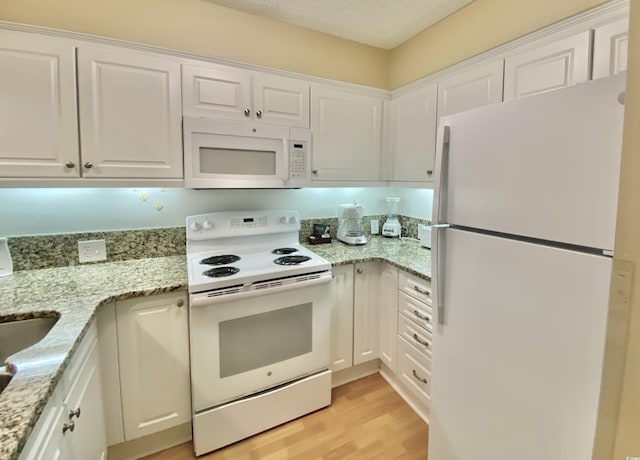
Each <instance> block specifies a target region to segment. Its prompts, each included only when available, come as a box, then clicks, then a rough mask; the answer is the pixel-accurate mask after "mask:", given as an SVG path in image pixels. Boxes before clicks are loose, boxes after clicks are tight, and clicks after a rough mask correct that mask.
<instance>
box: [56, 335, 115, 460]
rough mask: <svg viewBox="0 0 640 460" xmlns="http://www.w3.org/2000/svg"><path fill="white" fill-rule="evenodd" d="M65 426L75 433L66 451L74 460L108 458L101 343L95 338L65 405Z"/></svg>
mask: <svg viewBox="0 0 640 460" xmlns="http://www.w3.org/2000/svg"><path fill="white" fill-rule="evenodd" d="M64 408H65V414H66V415H67V416H66V417H65V423H68V424H73V430H72V431H67V432H66V434H65V443H66V448H67V450H68V451H69V452H70V458H73V459H74V460H80V459H82V460H85V459H86V460H102V459H106V457H107V436H106V430H105V422H104V408H103V404H102V390H101V385H100V367H99V361H98V341H97V340H96V339H95V337H94V338H93V339H92V343H91V344H90V350H89V353H88V355H87V357H86V359H85V361H84V363H83V364H82V367H81V370H80V373H79V374H78V377H77V378H76V379H75V381H74V382H73V383H72V385H71V388H70V389H69V393H68V394H67V396H66V398H65V401H64Z"/></svg>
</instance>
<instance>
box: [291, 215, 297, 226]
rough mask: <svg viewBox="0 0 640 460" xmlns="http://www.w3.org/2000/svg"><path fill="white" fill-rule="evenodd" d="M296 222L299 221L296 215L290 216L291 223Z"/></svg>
mask: <svg viewBox="0 0 640 460" xmlns="http://www.w3.org/2000/svg"><path fill="white" fill-rule="evenodd" d="M296 222H297V219H296V216H291V217H289V223H290V224H295V223H296Z"/></svg>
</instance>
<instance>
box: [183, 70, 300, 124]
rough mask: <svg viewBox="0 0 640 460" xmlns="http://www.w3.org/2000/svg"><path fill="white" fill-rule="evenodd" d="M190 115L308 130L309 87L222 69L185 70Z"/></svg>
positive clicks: (285, 79) (185, 102) (185, 106)
mask: <svg viewBox="0 0 640 460" xmlns="http://www.w3.org/2000/svg"><path fill="white" fill-rule="evenodd" d="M182 94H183V102H182V103H183V112H184V113H185V114H187V115H197V116H205V117H211V118H223V119H227V120H238V121H244V120H248V121H256V122H264V123H270V124H277V125H286V126H295V127H302V128H308V127H309V84H308V83H307V82H305V81H304V80H297V79H295V78H288V77H282V76H277V75H268V74H264V73H260V72H250V71H248V70H243V69H237V68H233V67H228V66H221V65H215V64H210V65H204V64H202V65H191V64H186V65H183V66H182Z"/></svg>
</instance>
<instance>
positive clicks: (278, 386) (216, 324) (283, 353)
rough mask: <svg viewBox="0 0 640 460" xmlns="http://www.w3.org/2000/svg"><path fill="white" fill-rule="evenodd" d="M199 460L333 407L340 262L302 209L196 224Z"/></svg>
mask: <svg viewBox="0 0 640 460" xmlns="http://www.w3.org/2000/svg"><path fill="white" fill-rule="evenodd" d="M186 224H187V263H188V273H189V305H190V309H189V313H190V314H189V322H190V331H189V335H190V345H191V347H190V349H191V387H192V405H193V438H194V449H195V453H196V455H201V454H203V453H206V452H209V451H211V450H215V449H218V448H220V447H223V446H225V445H227V444H230V443H233V442H236V441H238V440H240V439H243V438H246V437H248V436H251V435H253V434H255V433H258V432H260V431H263V430H266V429H268V428H271V427H273V426H275V425H278V424H281V423H283V422H286V421H288V420H291V419H294V418H297V417H299V416H301V415H304V414H306V413H309V412H311V411H314V410H316V409H319V408H321V407H324V406H327V405H329V404H330V402H331V372H330V371H329V369H328V368H329V334H330V330H329V328H330V313H331V311H330V310H331V285H330V284H329V283H330V281H331V279H332V274H331V264H330V263H329V262H328V261H326V260H325V259H323V258H322V257H320V256H318V255H316V254H314V253H313V252H312V251H310V250H308V249H306V248H305V247H303V246H301V245H300V244H299V232H300V216H299V214H298V212H296V211H282V210H267V211H249V212H245V211H240V212H239V211H233V212H216V213H210V214H201V215H197V216H190V217H188V218H187V221H186Z"/></svg>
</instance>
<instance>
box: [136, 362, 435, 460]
mask: <svg viewBox="0 0 640 460" xmlns="http://www.w3.org/2000/svg"><path fill="white" fill-rule="evenodd" d="M427 442H428V426H427V424H426V423H424V421H423V420H422V419H421V418H420V417H418V416H417V415H416V414H415V412H413V410H412V409H411V408H410V407H409V406H407V404H406V403H405V402H404V401H403V400H402V398H401V397H400V396H399V395H398V394H397V393H396V392H395V391H394V390H393V388H391V387H390V386H389V384H388V383H387V382H386V381H385V380H384V379H383V378H382V377H381V376H380V374H374V375H371V376H368V377H365V378H363V379H360V380H356V381H355V382H351V383H348V384H346V385H342V386H340V387H336V388H334V389H333V392H332V404H331V406H329V407H327V408H324V409H321V410H319V411H316V412H313V413H312V414H309V415H306V416H304V417H300V418H299V419H296V420H293V421H291V422H288V423H285V424H284V425H280V426H278V427H275V428H272V429H271V430H268V431H265V432H264V433H260V434H257V435H255V436H253V437H251V438H248V439H244V440H242V441H239V442H237V443H235V444H232V445H230V446H227V447H225V448H223V449H219V450H217V451H215V452H212V453H210V454H208V455H203V456H201V457H195V455H194V454H193V446H192V444H191V443H190V442H188V443H185V444H181V445H179V446H176V447H173V448H171V449H168V450H165V451H163V452H159V453H157V454H153V455H150V456H147V457H144V460H187V459H195V458H198V459H199V460H202V459H206V460H231V459H233V460H249V459H251V460H257V459H260V460H313V459H336V460H337V459H340V460H342V459H345V460H347V459H390V460H391V459H394V460H395V459H407V460H409V459H415V460H425V459H426V458H427Z"/></svg>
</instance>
